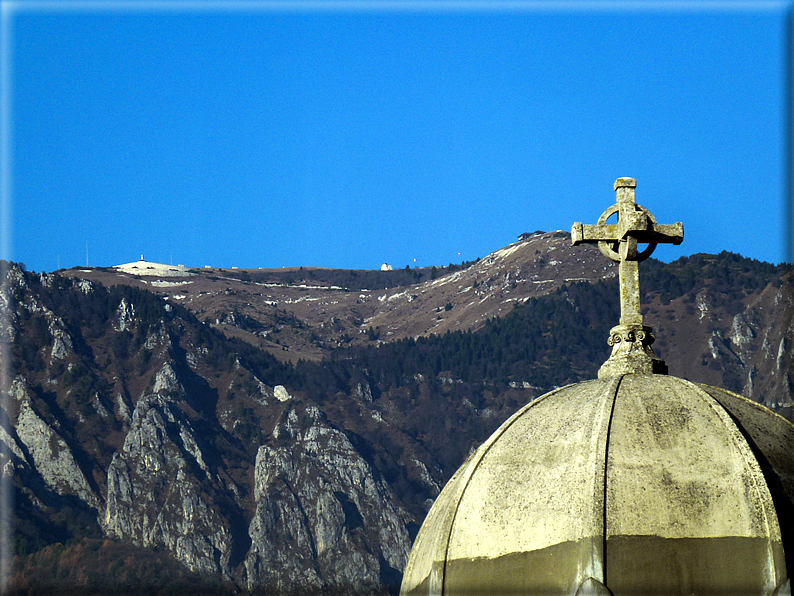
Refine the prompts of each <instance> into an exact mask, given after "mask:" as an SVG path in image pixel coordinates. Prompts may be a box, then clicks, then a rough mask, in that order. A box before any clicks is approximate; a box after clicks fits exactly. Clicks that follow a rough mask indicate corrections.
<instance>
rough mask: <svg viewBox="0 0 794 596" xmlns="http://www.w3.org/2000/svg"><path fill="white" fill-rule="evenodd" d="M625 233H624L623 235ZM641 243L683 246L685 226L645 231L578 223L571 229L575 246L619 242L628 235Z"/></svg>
mask: <svg viewBox="0 0 794 596" xmlns="http://www.w3.org/2000/svg"><path fill="white" fill-rule="evenodd" d="M621 232H623V233H621ZM629 232H630V233H631V235H632V236H634V237H635V238H636V239H637V241H639V242H655V243H657V244H681V242H683V240H684V224H682V223H681V222H680V221H679V222H678V223H674V224H654V225H651V226H650V227H649V228H648V229H645V230H637V229H635V230H627V231H624V230H621V229H620V225H619V224H597V225H588V224H582V223H581V222H578V221H577V222H576V223H575V224H573V228H571V242H572V243H573V245H574V246H577V245H578V244H581V243H583V242H601V241H607V242H618V241H619V240H621V239H622V238H623V236H625V235H626V234H628V233H629Z"/></svg>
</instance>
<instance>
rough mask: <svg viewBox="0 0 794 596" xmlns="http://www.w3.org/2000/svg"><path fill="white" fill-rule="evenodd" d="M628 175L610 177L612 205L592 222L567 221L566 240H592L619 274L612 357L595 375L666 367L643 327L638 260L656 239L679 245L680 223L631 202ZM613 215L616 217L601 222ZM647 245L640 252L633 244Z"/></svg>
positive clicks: (634, 183) (662, 370)
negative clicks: (568, 234) (665, 221)
mask: <svg viewBox="0 0 794 596" xmlns="http://www.w3.org/2000/svg"><path fill="white" fill-rule="evenodd" d="M636 186H637V181H636V180H634V178H618V179H617V180H616V181H615V194H616V199H617V200H616V204H615V205H612V206H611V207H610V208H609V209H607V210H606V211H604V212H603V213H602V214H601V217H599V218H598V224H596V225H583V224H581V223H580V222H576V223H575V224H573V229H571V240H572V241H573V244H574V246H576V245H578V244H581V243H597V244H598V248H599V250H600V251H601V252H602V253H603V254H604V256H606V257H607V258H609V259H611V260H613V261H616V262H617V263H618V272H619V275H620V325H618V326H617V327H614V328H613V329H612V331H611V332H610V338H609V344H610V345H611V346H612V348H613V349H612V355H611V356H610V357H609V360H607V362H605V363H604V366H602V367H601V370H600V371H599V373H598V376H599V377H604V376H612V375H614V374H625V373H627V372H631V373H664V374H666V372H667V367H666V366H665V364H664V362H663V361H662V360H660V359H659V358H657V357H656V355H655V354H654V353H653V350H652V349H651V347H650V344H651V343H653V335H652V334H651V328H650V327H647V326H645V325H643V322H642V313H641V311H640V274H639V267H638V263H639V262H640V261H644V260H645V259H647V258H648V257H649V256H651V253H652V252H653V251H654V250H655V249H656V245H657V244H660V243H669V244H681V242H682V241H683V240H684V225H683V224H682V223H681V222H678V223H675V224H670V225H660V224H657V223H656V218H654V216H653V215H652V214H651V212H650V211H648V210H647V209H645V207H642V206H641V205H637V204H636V203H635V201H634V188H635V187H636ZM614 214H617V216H618V221H617V223H614V224H608V223H607V220H608V219H609V218H610V217H612V216H613V215H614ZM641 243H647V244H648V246H647V247H646V248H645V249H644V250H639V247H638V244H641Z"/></svg>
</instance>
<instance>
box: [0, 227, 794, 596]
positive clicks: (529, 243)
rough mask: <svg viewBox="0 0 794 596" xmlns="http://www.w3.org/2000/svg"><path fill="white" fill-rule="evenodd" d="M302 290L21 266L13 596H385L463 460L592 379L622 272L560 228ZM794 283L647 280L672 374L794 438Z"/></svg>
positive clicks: (9, 302) (235, 273)
mask: <svg viewBox="0 0 794 596" xmlns="http://www.w3.org/2000/svg"><path fill="white" fill-rule="evenodd" d="M552 261H554V262H552ZM568 261H570V262H568ZM448 269H451V268H448ZM310 271H311V270H306V269H304V270H303V271H301V269H300V268H298V269H297V270H293V271H289V272H267V271H266V272H264V273H260V272H259V270H251V271H246V270H224V271H220V272H219V271H217V270H209V271H205V270H197V272H196V274H195V275H194V276H191V278H190V279H191V282H190V284H184V285H174V284H175V283H178V282H174V279H173V278H168V279H163V278H157V277H143V278H140V277H136V276H130V275H129V274H126V273H123V272H121V273H120V272H118V271H112V270H106V269H91V270H85V269H82V268H81V269H75V270H67V271H63V272H59V273H49V274H35V273H31V272H25V271H22V270H21V269H20V268H19V267H17V266H13V265H12V266H11V267H10V268H9V269H8V273H7V283H6V284H4V286H3V292H2V300H3V302H4V304H5V306H6V309H7V312H8V321H7V324H6V325H5V327H4V329H2V333H3V336H4V337H7V338H9V339H10V341H11V348H12V349H11V354H10V355H11V357H12V362H11V363H10V364H11V367H12V370H13V373H14V377H13V385H12V387H13V391H12V394H11V395H10V400H9V405H8V409H7V411H5V412H4V413H3V415H2V420H0V423H1V424H0V441H1V442H3V443H4V444H5V445H6V447H7V449H4V450H3V451H2V453H0V457H1V458H2V461H0V465H2V469H3V473H4V475H6V474H7V475H8V477H9V478H10V479H11V481H12V483H13V486H14V493H15V496H16V504H17V507H16V515H17V524H16V527H15V535H14V538H15V543H16V546H15V548H16V551H15V552H16V556H17V559H16V564H15V567H14V575H13V576H12V578H11V580H12V583H11V585H12V586H13V587H14V589H17V590H18V591H20V592H21V591H22V590H28V589H31V590H33V591H34V593H35V592H36V591H38V592H40V593H46V592H47V591H48V590H52V589H55V588H58V589H61V588H63V586H64V585H66V586H67V587H72V588H74V589H76V590H77V589H80V590H85V589H88V588H91V589H99V587H101V586H105V587H107V586H108V585H109V584H108V582H109V581H110V579H111V578H116V579H117V580H118V582H117V583H116V584H113V587H114V589H116V590H119V591H121V592H122V593H123V592H124V591H125V590H127V589H129V591H130V592H133V591H134V590H133V588H132V586H134V585H135V582H137V583H138V584H140V585H147V586H151V587H152V590H151V591H152V593H157V591H159V590H163V591H165V590H171V591H172V592H169V593H173V591H177V592H182V591H184V592H191V591H196V589H197V588H198V587H200V588H201V589H206V590H208V591H212V590H215V591H218V592H223V591H226V593H229V592H232V593H249V592H257V591H262V590H275V591H277V592H279V593H301V591H302V590H303V592H304V593H305V591H306V586H311V590H315V591H323V592H329V593H334V592H339V593H351V594H352V593H377V592H380V593H394V592H395V590H397V589H398V587H399V581H400V577H401V573H402V569H401V565H402V564H404V559H405V557H406V556H407V552H408V550H409V549H410V544H411V541H412V539H413V537H414V536H415V533H416V531H417V529H418V527H419V525H420V524H421V521H422V519H423V518H424V515H425V514H426V512H427V510H428V509H429V507H430V504H431V503H432V501H433V499H434V498H435V497H436V496H437V495H438V493H439V491H440V488H441V487H442V486H443V485H444V483H445V482H446V481H447V480H448V479H449V477H450V476H451V474H452V473H453V472H454V471H455V470H456V469H457V467H458V466H459V465H460V463H461V462H462V461H463V460H464V459H465V458H466V457H467V455H468V454H469V452H470V451H471V449H473V448H474V447H476V445H478V444H479V443H480V442H481V441H483V440H484V439H485V438H486V437H487V436H488V435H489V434H490V433H491V432H493V430H495V428H496V427H498V425H499V424H500V423H501V422H502V421H504V420H505V419H506V418H507V417H508V416H509V415H510V414H512V413H513V412H515V411H516V410H517V409H518V408H519V407H521V406H522V405H524V404H526V403H527V402H528V401H531V400H532V399H534V398H535V397H537V396H538V395H540V394H542V393H544V392H546V391H548V390H550V389H552V388H553V387H555V386H559V385H562V384H566V383H571V382H577V381H580V380H584V379H586V378H592V377H593V376H594V375H595V371H596V370H597V368H598V366H600V364H601V362H603V360H604V359H606V357H607V356H608V351H609V348H608V346H607V345H606V337H607V334H608V329H609V327H610V326H612V325H614V324H615V323H616V322H617V316H618V305H617V302H618V301H617V280H616V277H615V273H616V272H615V267H614V266H613V265H611V264H609V263H608V262H606V261H605V260H604V259H603V257H601V255H600V253H599V252H598V251H597V249H592V248H589V249H584V250H582V249H579V248H572V247H570V239H569V238H568V237H567V235H566V234H565V233H564V232H563V233H560V232H553V233H548V234H536V235H532V236H529V237H525V238H523V239H522V240H519V242H517V243H513V244H512V245H510V246H508V247H505V248H503V249H499V250H498V251H495V252H494V253H492V254H491V255H488V256H486V257H485V258H483V259H480V260H478V261H476V262H474V263H470V264H468V266H460V267H457V266H456V268H455V270H445V269H444V268H436V272H435V277H434V274H433V271H432V269H428V270H423V271H421V272H419V273H418V277H416V276H417V272H415V271H413V270H408V271H405V270H403V271H400V272H371V273H373V274H376V275H375V276H373V279H375V278H376V277H377V278H378V279H383V280H388V279H389V277H388V275H387V274H390V273H397V274H398V275H399V276H401V277H399V278H398V277H395V278H393V279H405V280H406V281H410V280H411V279H415V280H416V281H415V283H411V284H406V285H403V286H400V287H390V288H385V287H384V288H381V289H377V290H370V289H369V288H364V287H355V286H354V287H355V289H350V288H347V289H345V288H344V286H342V285H337V284H335V283H332V282H333V280H334V279H342V278H343V277H345V276H347V278H348V279H356V280H360V279H362V278H365V277H366V275H367V273H358V274H356V275H355V276H353V275H352V273H351V272H335V271H333V270H325V271H322V272H319V273H317V272H316V273H314V274H313V275H314V277H312V275H310ZM274 273H277V274H278V275H290V276H294V277H292V278H291V279H286V278H279V277H278V276H276V277H270V278H268V277H267V276H269V275H270V276H272V275H274ZM380 274H383V276H380ZM257 275H261V276H262V277H261V278H258V277H256V276H257ZM212 278H215V279H212ZM144 282H147V283H144ZM156 282H157V283H156ZM535 282H539V283H535ZM792 282H793V280H792V271H791V270H790V267H788V266H772V265H769V264H763V263H758V262H754V261H752V260H751V259H744V258H742V257H739V256H738V255H731V254H730V253H721V254H720V255H693V256H691V257H685V258H682V259H679V260H678V261H674V262H673V263H670V264H664V263H660V262H658V261H652V260H650V261H649V262H646V263H644V264H643V266H642V267H641V286H642V288H643V311H644V315H645V317H646V320H647V322H648V323H650V324H651V325H652V326H653V327H654V329H655V333H656V336H657V338H659V339H658V341H657V344H656V346H658V348H659V350H658V351H659V353H660V355H661V356H662V357H663V358H665V360H666V361H667V363H668V365H669V366H670V369H671V374H675V375H676V376H686V377H687V378H690V380H693V381H704V380H705V381H704V382H708V383H710V384H714V385H722V386H726V387H727V388H729V389H732V390H736V391H738V392H740V393H745V394H746V395H747V396H748V397H750V398H752V399H754V400H755V401H759V402H762V403H765V404H766V405H768V406H770V407H772V408H773V409H775V410H776V411H778V412H779V413H781V414H782V415H785V416H787V417H789V419H792V414H794V407H793V406H794V403H792V387H793V386H794V383H793V382H792V378H793V376H794V375H792V367H791V361H792V357H794V321H792V318H793V315H794V299H792V296H793V293H792ZM475 284H476V285H475ZM334 286H336V287H334ZM178 296H182V298H178ZM273 302H275V304H271V303H273ZM447 305H449V308H447ZM401 321H403V322H404V325H403V326H400V322H401ZM674 346H680V348H679V349H675V348H674ZM40 436H45V437H46V439H47V440H46V441H44V442H42V441H41V440H38V439H37V438H36V437H40ZM59 545H60V546H59ZM70 561H72V562H74V561H80V563H79V565H78V566H77V568H76V569H71V567H74V564H72V565H71V567H70V563H69V562H70ZM127 561H128V563H127ZM142 561H147V564H146V565H143V564H142V563H141V562H142ZM119 562H121V563H119ZM274 568H278V569H279V570H280V571H278V572H275V571H274ZM147 570H150V571H147ZM163 570H171V572H169V573H167V574H166V573H165V572H164V571H163ZM175 570H179V571H175ZM125 574H126V575H125ZM169 577H170V578H171V579H170V580H169V579H168V578H169ZM59 582H60V583H59ZM64 582H66V584H64ZM125 582H126V583H125ZM124 586H129V587H128V588H125V587H124Z"/></svg>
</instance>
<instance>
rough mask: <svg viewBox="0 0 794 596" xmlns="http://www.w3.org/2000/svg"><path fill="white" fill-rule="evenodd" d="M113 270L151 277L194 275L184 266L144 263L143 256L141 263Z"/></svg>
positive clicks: (117, 267)
mask: <svg viewBox="0 0 794 596" xmlns="http://www.w3.org/2000/svg"><path fill="white" fill-rule="evenodd" d="M113 269H117V270H118V271H123V272H124V273H129V274H131V275H150V276H152V277H189V276H191V275H194V273H191V272H190V270H189V268H188V267H185V266H184V265H165V264H163V263H153V262H151V261H144V260H143V255H141V260H140V261H133V262H132V263H125V264H124V265H114V266H113Z"/></svg>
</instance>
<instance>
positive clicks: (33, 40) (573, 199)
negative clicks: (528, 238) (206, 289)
mask: <svg viewBox="0 0 794 596" xmlns="http://www.w3.org/2000/svg"><path fill="white" fill-rule="evenodd" d="M704 6H705V8H704ZM785 6H786V4H784V3H744V4H742V3H724V2H723V3H717V4H713V3H709V2H705V3H704V2H700V3H689V2H679V3H652V4H650V5H641V4H634V3H628V4H627V3H602V2H574V3H570V4H564V5H563V4H560V3H559V2H554V1H552V2H549V3H544V2H532V3H522V2H514V3H511V4H505V3H498V2H496V3H491V2H481V3H477V4H467V3H465V2H445V3H433V2H411V3H400V2H390V3H386V4H383V3H356V2H352V3H351V2H346V3H342V4H340V3H322V2H317V3H306V2H282V3H280V4H263V3H257V2H249V3H246V2H234V3H210V4H207V3H201V2H192V3H191V2H180V3H179V4H178V5H175V4H173V3H171V4H169V3H168V2H159V3H155V2H151V3H148V2H132V3H121V2H115V3H113V2H106V3H99V4H92V3H90V2H83V3H71V4H66V3H58V2H18V3H5V2H4V13H3V16H4V19H5V22H4V27H5V29H4V31H5V32H6V33H7V34H9V33H10V35H7V37H6V41H5V43H6V46H7V48H8V51H7V52H6V56H5V62H4V66H5V67H6V71H5V74H4V82H5V92H6V96H5V108H6V109H5V115H4V118H5V124H6V126H7V127H10V132H11V133H12V134H11V135H9V136H8V139H10V140H8V141H7V144H6V153H7V155H8V156H10V159H8V160H7V163H6V165H7V168H8V169H7V170H6V173H8V172H10V177H7V179H6V183H5V187H4V188H5V191H6V192H5V194H6V197H5V199H6V205H5V210H6V211H5V213H6V218H7V220H8V221H10V222H11V223H10V226H9V225H7V226H6V228H5V235H6V240H5V246H6V248H5V252H6V257H7V258H11V259H13V260H17V261H23V262H25V263H26V264H27V266H28V268H29V269H33V270H36V271H51V270H54V269H56V268H57V267H59V266H60V267H61V268H64V267H71V266H75V265H85V263H86V246H87V247H88V259H89V263H90V264H91V265H101V266H110V265H115V264H120V263H125V262H129V261H134V260H137V259H138V258H139V257H140V255H141V254H143V255H144V256H145V257H146V259H147V260H152V261H159V262H164V263H169V262H173V263H174V264H177V263H182V264H185V265H190V266H203V265H211V266H215V267H232V266H237V267H241V268H242V267H282V266H297V265H310V266H324V267H344V268H361V269H375V268H379V267H380V265H381V263H384V262H388V263H390V264H392V265H393V266H395V267H404V266H405V265H410V266H412V267H414V266H429V265H446V264H448V263H450V262H456V263H457V262H461V261H462V260H471V259H475V258H477V257H483V256H485V255H486V254H488V253H489V252H491V251H493V250H496V249H498V248H500V247H502V246H505V245H507V244H509V243H510V242H513V241H514V240H515V239H516V238H517V236H518V235H519V234H521V233H522V232H528V231H534V230H538V229H540V230H556V229H564V230H570V228H571V224H572V223H573V222H574V221H583V222H585V223H595V221H596V220H597V218H598V216H599V215H600V213H601V212H602V211H603V210H604V209H606V208H607V207H609V206H610V205H611V204H612V203H613V202H614V192H613V189H612V184H613V182H614V180H615V179H616V178H618V177H620V176H632V177H634V178H636V179H637V201H638V202H639V203H640V204H642V205H644V206H646V207H647V208H649V209H650V210H651V211H652V212H653V213H654V215H655V216H656V218H657V220H658V221H659V222H660V223H673V222H675V221H683V222H684V226H685V230H686V235H685V240H684V244H683V245H681V246H679V247H660V248H659V249H658V250H657V252H656V254H655V256H657V257H659V258H661V259H663V260H668V261H669V260H672V259H675V258H677V257H679V256H682V255H689V254H693V253H696V252H712V253H714V252H720V251H722V250H729V251H733V252H738V253H741V254H743V255H745V256H749V257H753V258H757V259H760V260H765V261H771V262H780V261H781V260H783V259H784V258H785V255H784V246H783V245H784V211H785V209H784V200H783V177H784V168H783V158H782V155H783V148H784V141H785V139H784V133H783V130H784V115H783V86H784V68H785V65H784V63H783V51H782V44H783V26H784V8H785ZM9 67H10V68H9ZM9 181H10V184H9Z"/></svg>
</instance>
